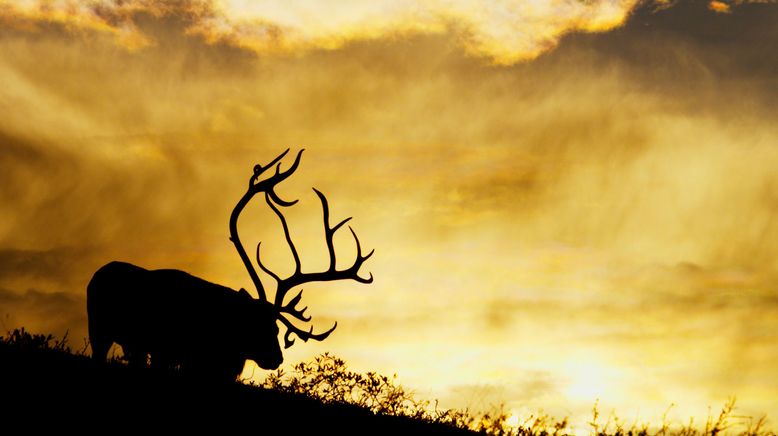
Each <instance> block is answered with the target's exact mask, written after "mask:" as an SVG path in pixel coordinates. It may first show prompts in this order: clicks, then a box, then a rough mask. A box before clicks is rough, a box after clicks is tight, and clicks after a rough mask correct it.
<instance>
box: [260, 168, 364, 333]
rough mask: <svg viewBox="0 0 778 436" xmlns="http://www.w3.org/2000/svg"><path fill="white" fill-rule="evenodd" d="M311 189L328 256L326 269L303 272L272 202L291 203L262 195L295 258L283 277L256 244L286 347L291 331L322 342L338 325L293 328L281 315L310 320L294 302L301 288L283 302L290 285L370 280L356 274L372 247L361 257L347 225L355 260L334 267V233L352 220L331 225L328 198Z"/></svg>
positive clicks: (284, 204) (355, 235)
mask: <svg viewBox="0 0 778 436" xmlns="http://www.w3.org/2000/svg"><path fill="white" fill-rule="evenodd" d="M298 157H299V156H298ZM313 190H314V192H316V195H317V196H318V197H319V200H321V204H322V209H323V212H324V235H325V239H326V242H327V251H328V252H329V257H330V265H329V268H328V269H327V270H325V271H321V272H302V265H301V262H300V255H299V254H298V252H297V248H296V247H295V245H294V242H293V241H292V237H291V235H290V233H289V225H288V224H287V222H286V218H284V215H283V214H282V213H281V211H280V209H279V208H278V206H276V204H275V203H278V205H280V206H290V205H291V204H290V203H288V202H283V201H282V202H279V201H278V200H277V197H274V195H273V193H272V191H270V192H267V193H266V194H265V201H266V202H267V204H268V206H270V208H271V209H272V210H273V212H275V214H276V215H277V216H278V218H279V220H281V226H282V227H283V229H284V236H285V237H286V242H287V244H289V249H290V251H291V252H292V257H293V258H294V265H295V268H294V272H293V273H292V274H291V275H290V276H289V277H287V278H285V279H282V278H281V277H279V276H278V275H277V274H275V273H274V272H273V271H271V270H270V269H268V268H267V267H266V266H265V265H264V264H263V263H262V260H261V258H260V254H259V249H260V244H261V243H260V244H257V264H258V265H259V267H260V268H262V271H264V272H266V273H267V274H268V275H269V276H271V277H272V278H273V279H274V280H275V281H276V282H277V283H278V287H277V290H276V296H275V301H274V304H275V306H276V307H277V308H278V312H279V319H280V320H281V322H282V323H283V324H284V325H285V326H286V329H287V330H286V334H285V335H284V345H285V348H289V347H291V346H292V344H294V339H293V338H291V335H292V334H294V335H296V336H297V337H298V338H300V339H302V340H303V341H304V342H307V341H308V340H309V339H313V340H316V341H322V340H324V339H326V338H327V337H328V336H329V335H330V333H332V332H333V331H334V330H335V328H336V327H337V326H338V323H337V322H336V323H335V324H334V325H333V326H332V327H331V328H330V329H329V330H327V331H325V332H323V333H314V332H313V326H311V328H310V330H308V331H304V330H301V329H300V328H298V327H296V326H295V325H294V324H292V322H291V321H289V320H288V319H287V318H286V317H284V314H288V315H290V316H292V317H293V318H296V319H298V320H300V321H303V322H309V321H310V320H311V317H310V316H306V315H305V310H306V309H308V307H303V308H302V309H298V308H297V304H298V303H299V302H300V300H301V299H302V295H303V291H302V290H300V292H298V293H297V295H295V296H294V298H292V299H291V300H289V302H288V303H286V304H284V299H285V297H286V294H287V293H288V292H289V291H290V290H291V289H292V288H294V287H295V286H298V285H301V284H303V283H310V282H325V281H333V280H355V281H357V282H359V283H372V282H373V274H372V273H371V274H370V277H369V278H364V277H361V276H360V275H359V269H360V268H361V267H362V264H363V263H365V261H366V260H367V259H369V258H370V256H372V255H373V253H374V252H375V250H371V251H370V253H368V254H367V255H365V256H363V255H362V247H361V245H360V243H359V238H358V237H357V234H356V233H355V232H354V229H352V228H351V227H350V226H349V230H351V234H352V235H353V236H354V241H355V242H356V247H357V255H356V259H355V260H354V263H353V264H352V265H351V266H350V267H348V268H346V269H342V270H338V269H337V267H336V257H335V246H334V244H333V237H334V236H335V232H337V231H338V229H340V228H341V227H342V226H343V225H344V224H346V223H347V222H348V221H349V220H351V217H349V218H346V219H344V220H343V221H341V222H339V223H338V224H336V225H335V226H334V227H330V211H329V205H328V203H327V198H326V197H325V196H324V194H322V193H321V192H320V191H318V190H317V189H316V188H314V189H313ZM292 204H293V203H292Z"/></svg>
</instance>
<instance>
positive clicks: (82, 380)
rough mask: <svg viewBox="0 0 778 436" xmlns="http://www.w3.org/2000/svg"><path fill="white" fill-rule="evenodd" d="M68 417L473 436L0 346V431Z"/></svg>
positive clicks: (89, 424)
mask: <svg viewBox="0 0 778 436" xmlns="http://www.w3.org/2000/svg"><path fill="white" fill-rule="evenodd" d="M69 422H77V423H78V422H80V424H78V427H77V428H79V429H82V430H85V431H86V432H87V433H90V434H91V433H94V432H98V430H107V431H111V430H112V429H113V430H117V431H119V432H120V433H121V430H122V429H126V428H132V429H142V430H151V429H154V430H162V429H167V430H176V433H179V432H187V431H191V430H197V434H201V431H202V430H206V434H208V433H216V434H227V433H229V434H234V433H236V432H238V431H241V432H243V431H246V432H249V433H258V434H329V433H335V434H446V435H448V434H452V435H453V434H470V432H467V431H463V430H459V429H454V428H451V427H447V426H442V425H433V424H429V423H425V422H422V421H417V420H413V419H409V418H400V417H391V416H380V415H374V414H372V413H371V412H369V411H367V410H365V409H361V408H358V407H355V406H349V405H339V404H323V403H321V402H318V401H316V400H312V399H310V398H307V397H305V396H300V395H290V394H283V393H279V392H276V391H272V390H267V389H262V388H258V387H252V386H246V385H242V384H239V383H229V384H206V383H202V382H200V381H196V380H193V379H187V378H185V377H181V376H179V375H177V374H167V373H156V372H153V371H150V370H134V369H131V368H128V367H126V366H124V365H120V364H108V365H98V364H96V363H94V362H92V361H91V360H89V359H88V358H86V357H84V356H77V355H73V354H70V353H67V352H64V351H58V350H50V349H49V350H46V349H25V348H20V347H16V346H11V345H7V344H1V343H0V434H3V433H5V432H4V431H3V429H4V428H5V429H6V430H7V429H9V428H10V427H13V426H15V425H16V424H22V426H23V428H24V429H26V430H33V429H36V430H41V429H42V428H44V427H48V428H59V429H60V430H66V429H69V427H66V426H65V424H64V423H69ZM268 425H273V426H276V427H278V430H270V429H269V428H268ZM209 429H212V430H209ZM216 429H218V431H217V430H216ZM24 433H27V432H20V433H17V432H16V431H14V432H13V433H7V434H24ZM34 433H38V431H34ZM152 433H153V434H156V431H154V432H152Z"/></svg>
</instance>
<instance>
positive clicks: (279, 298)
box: [265, 194, 302, 306]
mask: <svg viewBox="0 0 778 436" xmlns="http://www.w3.org/2000/svg"><path fill="white" fill-rule="evenodd" d="M265 201H266V202H267V205H268V206H270V208H271V209H273V212H275V214H276V216H278V219H279V220H281V226H282V227H283V229H284V237H285V238H286V243H287V244H288V245H289V250H290V251H291V252H292V257H293V258H294V272H293V273H292V276H294V275H296V274H300V271H301V269H302V264H301V262H300V254H299V253H298V252H297V247H295V245H294V241H292V235H291V234H290V233H289V224H288V223H287V222H286V218H284V215H283V214H282V213H281V211H280V210H278V207H276V205H275V204H273V201H272V200H271V199H270V195H269V194H265ZM278 282H279V287H278V290H276V298H275V304H276V306H281V305H282V304H283V302H284V297H285V296H286V293H287V292H288V291H289V289H283V288H281V286H280V284H281V283H283V280H279V281H278Z"/></svg>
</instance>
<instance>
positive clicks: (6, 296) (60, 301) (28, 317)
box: [0, 289, 87, 349]
mask: <svg viewBox="0 0 778 436" xmlns="http://www.w3.org/2000/svg"><path fill="white" fill-rule="evenodd" d="M0 308H1V309H0V317H2V318H1V319H2V327H3V329H4V330H7V331H10V330H13V329H14V328H19V327H25V328H26V329H27V330H28V331H30V332H34V333H45V334H49V333H50V334H53V335H56V336H57V337H59V338H62V337H64V335H65V333H66V332H67V334H68V338H69V339H70V341H71V342H70V344H69V345H71V346H72V347H73V348H76V349H77V348H79V347H81V346H82V345H83V344H82V339H85V338H86V337H87V333H86V299H85V298H83V297H77V296H74V295H73V294H71V293H67V292H42V291H39V290H33V289H30V290H28V291H26V292H23V293H17V292H14V291H10V290H7V289H0Z"/></svg>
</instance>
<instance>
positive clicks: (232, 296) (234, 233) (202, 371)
mask: <svg viewBox="0 0 778 436" xmlns="http://www.w3.org/2000/svg"><path fill="white" fill-rule="evenodd" d="M288 152H289V149H287V150H286V151H284V152H283V153H281V154H280V155H279V156H277V157H276V158H275V159H273V160H272V161H271V162H270V163H269V164H267V165H264V166H262V165H256V166H254V171H253V174H252V175H251V177H250V178H249V183H248V190H247V191H246V193H245V194H244V195H243V196H242V197H241V198H240V199H239V200H238V202H237V204H236V205H235V207H234V209H233V211H232V214H231V215H230V220H229V229H230V240H231V241H232V242H233V244H234V245H235V249H236V250H237V252H238V255H239V256H240V258H241V261H242V262H243V264H244V266H245V268H246V270H247V271H248V273H249V276H250V277H251V280H252V282H253V283H254V286H255V287H256V290H257V294H258V298H257V299H253V298H252V297H251V296H250V294H249V293H248V292H247V291H246V290H245V289H241V290H240V291H235V290H233V289H230V288H227V287H225V286H221V285H218V284H215V283H211V282H208V281H206V280H203V279H200V278H197V277H194V276H192V275H190V274H188V273H186V272H183V271H179V270H172V269H162V270H147V269H144V268H141V267H139V266H135V265H132V264H129V263H124V262H111V263H108V264H107V265H105V266H103V267H101V268H100V269H99V270H98V271H97V272H96V273H95V274H94V276H93V277H92V280H91V281H90V282H89V284H88V286H87V314H88V323H89V340H90V342H91V345H92V355H93V357H94V359H96V360H98V361H105V360H106V358H107V355H108V351H109V349H110V347H111V346H112V344H113V343H117V344H119V345H121V347H122V349H123V351H124V354H125V356H126V357H127V360H128V362H129V363H130V364H131V365H134V366H146V365H147V364H148V363H149V361H150V364H151V366H153V367H156V368H173V367H175V368H179V369H180V370H182V371H184V372H189V373H192V374H197V375H199V376H207V377H212V378H219V379H231V380H234V379H235V378H236V377H238V376H239V375H240V373H241V371H242V370H243V366H244V364H245V361H246V360H247V359H250V360H253V361H255V362H256V363H257V364H258V365H259V366H260V367H262V368H264V369H275V368H278V366H279V365H280V364H281V363H282V362H283V353H282V351H281V347H280V345H279V343H278V333H279V329H278V326H277V324H276V321H280V322H281V323H282V324H283V325H284V326H285V327H286V333H285V334H284V346H285V348H289V347H290V346H292V345H293V344H294V337H293V336H297V337H298V338H300V339H302V340H303V341H308V340H309V339H313V340H316V341H322V340H324V339H326V338H327V337H328V336H329V335H330V334H331V333H332V332H333V331H334V330H335V328H336V327H337V323H335V325H333V326H332V327H331V328H330V329H328V330H326V331H324V332H321V333H314V331H313V326H311V327H310V328H309V329H308V330H303V329H301V328H299V327H298V326H297V325H295V324H294V323H293V322H292V320H296V321H297V322H298V323H309V322H310V321H311V317H310V316H309V315H306V314H305V311H306V309H307V307H303V308H302V309H300V308H298V304H299V303H300V300H301V298H302V291H299V292H298V293H297V294H296V295H295V296H294V297H292V298H291V299H287V298H286V296H287V293H288V292H289V291H290V290H292V289H294V288H296V287H297V286H299V285H302V284H305V283H310V282H322V281H333V280H354V281H356V282H359V283H371V282H372V281H373V275H372V274H371V275H370V277H368V278H364V277H362V276H360V275H359V270H360V268H361V267H362V264H363V263H364V262H365V261H366V260H367V259H369V258H370V256H372V255H373V253H374V250H373V251H370V252H369V253H368V254H366V255H363V254H362V248H361V245H360V242H359V238H358V237H357V235H356V233H355V232H354V230H353V229H352V228H351V227H349V230H351V234H352V235H353V237H354V240H355V243H356V258H355V260H354V262H353V263H352V264H351V266H349V267H348V268H344V269H338V268H337V267H336V254H335V247H334V243H333V237H334V236H335V232H337V231H338V230H339V229H340V228H341V227H342V226H344V225H345V224H346V223H348V221H349V220H351V218H346V219H344V220H342V221H340V222H339V223H337V224H336V225H334V226H331V225H330V221H329V219H330V217H329V213H330V212H329V204H328V202H327V198H326V197H325V196H324V194H322V193H321V192H320V191H318V190H316V188H314V189H313V190H314V192H315V193H316V195H317V196H318V197H319V200H320V201H321V204H322V211H323V221H324V234H325V242H326V245H327V251H328V255H329V266H328V268H327V269H326V270H324V271H318V272H303V271H302V265H301V261H300V256H299V254H298V251H297V248H296V247H295V245H294V242H293V241H292V238H291V235H290V232H289V226H288V224H287V221H286V219H285V217H284V215H283V213H282V212H281V208H282V207H290V206H292V205H294V204H295V203H296V202H297V200H295V201H286V200H283V199H281V198H280V197H279V196H278V194H277V193H276V192H275V188H276V186H277V185H278V184H279V183H281V182H283V181H284V180H286V179H287V178H288V177H289V176H291V175H292V174H293V173H294V172H295V171H296V170H297V168H298V166H299V164H300V159H301V157H302V153H303V150H300V152H299V153H298V154H297V157H296V158H295V160H294V162H293V163H292V165H291V166H290V167H289V168H288V169H286V170H283V171H282V170H281V163H280V161H281V159H283V157H284V156H286V154H287V153H288ZM274 166H275V172H274V173H273V174H271V175H270V176H269V177H266V178H264V179H263V178H261V177H262V176H263V175H264V174H265V173H266V171H267V170H268V169H271V168H273V167H274ZM258 194H264V196H265V202H266V203H267V205H268V206H269V207H270V209H271V210H272V211H273V212H274V213H275V215H276V216H277V217H278V218H279V220H280V222H281V226H282V228H283V232H284V237H285V239H286V242H287V244H288V245H289V249H290V251H291V254H292V258H293V260H294V272H293V273H292V274H291V275H290V276H289V277H286V278H281V277H280V276H279V275H278V274H276V273H274V272H273V271H271V270H270V269H269V268H267V267H266V266H265V265H264V264H263V263H262V260H261V257H260V244H261V243H260V244H257V249H256V262H257V265H258V266H259V267H260V269H262V271H263V272H265V273H266V274H267V275H268V276H270V277H271V278H272V279H273V280H274V281H275V282H276V291H275V297H274V300H273V301H272V302H271V301H269V299H268V297H267V293H266V292H265V289H264V287H263V285H262V282H261V280H260V278H259V274H258V273H257V271H256V270H255V269H254V265H253V264H252V262H251V260H250V259H249V257H248V255H247V254H246V251H245V249H244V248H243V244H242V243H241V241H240V237H239V235H238V218H239V216H240V214H241V212H242V211H243V209H244V208H245V207H246V205H247V204H248V203H249V202H250V201H251V200H252V199H253V198H254V197H255V196H256V195H258ZM206 320H207V322H206ZM214 325H215V326H218V328H216V329H214V328H213V327H212V326H214Z"/></svg>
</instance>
